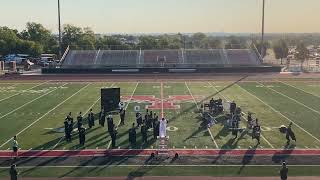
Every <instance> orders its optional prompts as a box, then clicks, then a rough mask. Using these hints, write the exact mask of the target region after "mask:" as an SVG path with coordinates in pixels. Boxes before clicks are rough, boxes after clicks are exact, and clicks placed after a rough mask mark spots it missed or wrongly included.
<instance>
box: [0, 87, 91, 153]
mask: <svg viewBox="0 0 320 180" xmlns="http://www.w3.org/2000/svg"><path fill="white" fill-rule="evenodd" d="M90 84H91V83H89V84H87V85H86V86H84V87H82V88H81V89H79V90H78V91H77V92H75V93H74V94H73V95H71V96H70V97H68V98H67V99H65V100H64V101H62V102H61V103H59V104H58V105H57V106H55V107H54V108H52V109H51V110H49V111H48V112H47V113H45V114H44V115H42V116H41V117H39V118H38V119H37V120H35V121H33V122H32V123H31V124H30V125H28V126H27V127H25V128H24V129H23V130H21V131H20V132H18V133H17V134H16V136H19V135H20V134H21V133H23V132H24V131H26V130H27V129H29V128H30V127H31V126H33V125H34V124H35V123H37V122H38V121H40V120H41V119H42V118H44V117H45V116H47V115H48V114H49V113H51V112H52V111H54V110H55V109H57V108H58V107H59V106H61V105H62V104H63V103H65V102H66V101H68V100H69V99H71V98H72V97H74V96H75V95H77V94H78V93H79V92H81V91H82V90H83V89H85V88H87V87H88V86H89V85H90ZM11 140H12V138H10V139H8V140H7V141H6V142H5V143H3V144H2V145H1V146H0V148H2V147H3V146H4V145H6V144H7V143H9V142H10V141H11Z"/></svg>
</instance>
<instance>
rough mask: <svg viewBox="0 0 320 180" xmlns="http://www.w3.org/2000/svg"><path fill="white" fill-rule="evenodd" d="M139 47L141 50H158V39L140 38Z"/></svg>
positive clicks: (151, 37) (150, 37)
mask: <svg viewBox="0 0 320 180" xmlns="http://www.w3.org/2000/svg"><path fill="white" fill-rule="evenodd" d="M139 46H140V47H141V48H142V49H158V48H159V39H157V38H155V37H153V36H140V38H139Z"/></svg>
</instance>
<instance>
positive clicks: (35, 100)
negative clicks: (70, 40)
mask: <svg viewBox="0 0 320 180" xmlns="http://www.w3.org/2000/svg"><path fill="white" fill-rule="evenodd" d="M65 85H67V83H65V84H63V85H62V86H60V87H63V86H65ZM55 90H57V89H53V90H51V91H48V92H47V93H45V94H43V95H41V96H39V97H37V98H35V99H33V100H31V101H29V102H27V103H25V104H23V105H22V106H20V107H18V108H16V109H14V110H12V111H10V112H8V113H7V114H5V115H3V116H1V117H0V119H2V118H4V117H6V116H8V115H10V114H12V113H14V112H16V111H17V110H19V109H21V108H23V107H25V106H27V105H29V104H31V103H33V102H34V101H36V100H38V99H40V98H42V97H44V96H46V95H48V94H50V93H52V92H53V91H55Z"/></svg>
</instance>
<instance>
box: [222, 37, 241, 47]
mask: <svg viewBox="0 0 320 180" xmlns="http://www.w3.org/2000/svg"><path fill="white" fill-rule="evenodd" d="M245 47H246V40H244V39H243V38H241V37H237V36H230V37H228V38H227V43H226V44H225V49H243V48H245Z"/></svg>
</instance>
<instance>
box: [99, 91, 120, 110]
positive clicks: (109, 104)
mask: <svg viewBox="0 0 320 180" xmlns="http://www.w3.org/2000/svg"><path fill="white" fill-rule="evenodd" d="M119 102H120V88H107V89H101V107H103V108H104V112H111V111H115V110H117V109H118V106H119Z"/></svg>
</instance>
